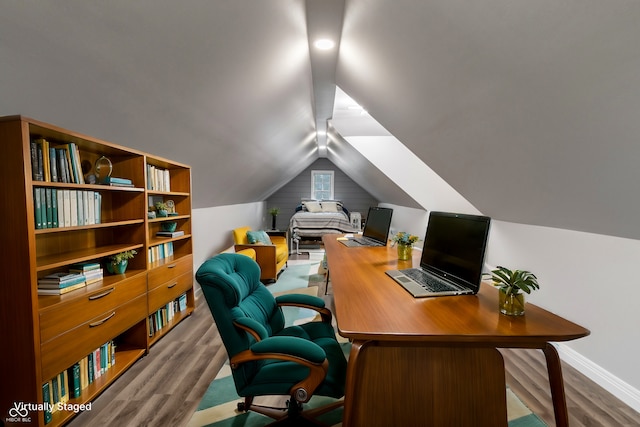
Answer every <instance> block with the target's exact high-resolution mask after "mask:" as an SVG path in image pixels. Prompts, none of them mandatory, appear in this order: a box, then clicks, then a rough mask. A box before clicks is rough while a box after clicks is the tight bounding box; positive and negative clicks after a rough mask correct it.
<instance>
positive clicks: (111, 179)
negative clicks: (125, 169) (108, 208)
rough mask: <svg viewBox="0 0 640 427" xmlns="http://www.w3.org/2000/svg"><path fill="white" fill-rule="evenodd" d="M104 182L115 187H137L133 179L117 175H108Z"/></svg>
mask: <svg viewBox="0 0 640 427" xmlns="http://www.w3.org/2000/svg"><path fill="white" fill-rule="evenodd" d="M102 183H103V184H104V185H112V186H115V187H135V186H134V185H133V181H132V180H130V179H129V178H117V177H115V176H108V177H106V178H105V179H104V180H103V181H102Z"/></svg>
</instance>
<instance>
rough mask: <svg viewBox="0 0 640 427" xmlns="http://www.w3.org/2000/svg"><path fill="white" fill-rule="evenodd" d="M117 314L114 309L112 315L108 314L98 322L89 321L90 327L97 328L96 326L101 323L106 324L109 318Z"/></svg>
mask: <svg viewBox="0 0 640 427" xmlns="http://www.w3.org/2000/svg"><path fill="white" fill-rule="evenodd" d="M115 315H116V312H115V311H114V312H113V313H111V314H110V315H108V316H107V317H105V318H104V319H102V320H98V321H97V322H93V323H89V327H90V328H95V327H96V326H100V325H102V324H104V323H105V322H106V321H107V320H109V319H111V318H112V317H113V316H115Z"/></svg>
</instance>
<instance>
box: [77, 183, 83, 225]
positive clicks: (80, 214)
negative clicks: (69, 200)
mask: <svg viewBox="0 0 640 427" xmlns="http://www.w3.org/2000/svg"><path fill="white" fill-rule="evenodd" d="M76 201H77V205H76V208H77V211H78V225H84V191H82V190H78V191H76Z"/></svg>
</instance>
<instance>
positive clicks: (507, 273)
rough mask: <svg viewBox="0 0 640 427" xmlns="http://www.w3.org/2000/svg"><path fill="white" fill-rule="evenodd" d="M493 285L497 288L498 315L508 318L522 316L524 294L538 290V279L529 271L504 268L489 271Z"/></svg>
mask: <svg viewBox="0 0 640 427" xmlns="http://www.w3.org/2000/svg"><path fill="white" fill-rule="evenodd" d="M491 280H493V285H494V286H497V287H498V292H499V300H498V304H499V308H500V313H502V314H507V315H510V316H521V315H523V314H524V304H525V293H526V294H530V293H531V291H533V290H535V289H540V285H539V284H538V278H537V277H536V276H535V274H533V273H532V272H530V271H526V270H510V269H508V268H506V267H500V266H498V268H496V269H495V270H492V271H491Z"/></svg>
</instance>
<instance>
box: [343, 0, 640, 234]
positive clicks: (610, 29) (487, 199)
mask: <svg viewBox="0 0 640 427" xmlns="http://www.w3.org/2000/svg"><path fill="white" fill-rule="evenodd" d="M638 22H640V2H634V1H623V0H613V1H607V2H601V1H598V0H587V1H583V0H572V1H561V2H559V1H555V0H547V1H535V2H529V1H519V2H514V1H511V0H483V1H473V2H470V1H465V0H429V1H423V2H418V1H403V0H401V1H393V2H391V1H386V0H368V1H347V3H346V8H345V19H344V23H343V35H342V41H341V48H340V58H339V61H338V69H337V73H336V76H337V83H338V85H339V86H340V87H341V88H342V89H344V90H345V92H347V93H348V94H349V95H350V96H351V97H353V98H354V99H355V100H357V101H358V103H360V104H361V105H362V106H364V108H366V110H367V111H368V112H369V113H370V114H371V115H372V116H373V117H375V118H376V120H378V121H379V122H380V123H381V124H382V125H383V126H384V128H386V129H387V130H388V131H389V132H391V133H392V134H393V135H394V136H395V137H396V138H398V139H399V140H400V141H402V142H403V143H404V144H405V145H406V146H407V147H408V148H409V149H411V150H412V151H413V152H414V153H415V154H416V155H418V157H420V158H421V159H422V160H423V161H424V162H425V163H427V164H428V165H429V166H430V167H431V168H432V169H433V170H434V171H435V172H436V173H438V174H439V175H440V176H441V177H443V178H444V180H445V181H447V182H448V183H449V184H450V185H451V186H452V187H454V188H455V189H456V190H457V191H458V192H460V193H461V194H462V195H463V196H464V197H465V198H466V199H467V200H469V201H470V202H471V203H472V204H473V205H474V206H475V207H477V208H478V210H480V211H481V212H482V213H484V214H487V215H490V216H492V217H494V218H496V219H500V220H505V221H511V222H517V223H527V224H536V225H544V226H550V227H558V228H565V229H572V230H582V231H589V232H593V233H601V234H609V235H617V236H624V237H631V238H635V239H637V238H640V227H639V226H638V217H640V185H638V184H639V183H640V168H638V167H637V164H638V161H640V142H639V137H640V120H639V117H640V116H639V113H640V43H638V41H639V40H640V25H638ZM427 208H428V207H427Z"/></svg>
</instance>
